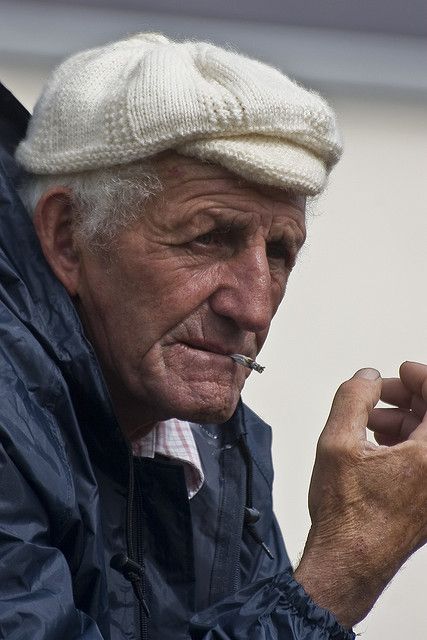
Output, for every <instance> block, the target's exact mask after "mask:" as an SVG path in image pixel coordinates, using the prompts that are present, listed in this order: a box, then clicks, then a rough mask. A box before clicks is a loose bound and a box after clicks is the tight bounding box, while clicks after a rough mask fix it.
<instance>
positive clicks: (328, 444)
mask: <svg viewBox="0 0 427 640" xmlns="http://www.w3.org/2000/svg"><path fill="white" fill-rule="evenodd" d="M318 454H319V455H320V456H321V457H322V458H324V459H326V460H328V461H329V462H330V463H334V464H337V463H338V462H348V461H349V460H352V459H354V458H356V457H357V452H356V450H355V446H354V442H352V441H351V440H350V438H346V437H337V436H324V437H322V438H321V439H320V440H319V444H318Z"/></svg>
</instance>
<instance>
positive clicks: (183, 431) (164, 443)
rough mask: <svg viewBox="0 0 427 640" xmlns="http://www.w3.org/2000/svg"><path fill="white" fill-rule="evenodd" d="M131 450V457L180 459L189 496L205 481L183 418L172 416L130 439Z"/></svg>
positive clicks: (193, 494)
mask: <svg viewBox="0 0 427 640" xmlns="http://www.w3.org/2000/svg"><path fill="white" fill-rule="evenodd" d="M132 449H133V454H134V455H135V456H140V457H144V458H154V456H155V455H156V453H157V454H160V455H162V456H166V457H167V458H170V459H171V460H176V461H178V462H182V463H183V466H184V473H185V480H186V483H187V491H188V498H189V499H190V498H192V497H193V496H195V495H196V493H197V492H198V491H199V489H200V488H201V487H202V485H203V483H204V481H205V476H204V474H203V469H202V463H201V462H200V456H199V452H198V451H197V447H196V443H195V441H194V436H193V432H192V431H191V427H190V425H189V424H188V422H185V421H184V420H177V419H176V418H172V419H171V420H165V421H164V422H159V423H158V424H157V426H156V427H154V428H153V429H152V430H151V431H150V432H149V433H147V435H145V436H144V437H143V438H141V439H140V440H138V441H137V442H134V443H133V445H132Z"/></svg>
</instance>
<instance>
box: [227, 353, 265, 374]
mask: <svg viewBox="0 0 427 640" xmlns="http://www.w3.org/2000/svg"><path fill="white" fill-rule="evenodd" d="M230 358H231V359H232V360H234V362H236V363H237V364H241V365H242V367H247V368H248V369H253V370H254V371H257V372H258V373H262V372H263V371H264V369H265V367H262V366H261V365H260V364H258V362H256V361H255V360H252V358H250V357H249V356H243V355H242V354H241V353H230Z"/></svg>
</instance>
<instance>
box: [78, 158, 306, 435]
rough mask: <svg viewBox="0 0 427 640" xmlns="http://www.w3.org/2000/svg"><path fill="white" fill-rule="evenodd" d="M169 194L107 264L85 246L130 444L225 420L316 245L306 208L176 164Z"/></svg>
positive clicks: (88, 294)
mask: <svg viewBox="0 0 427 640" xmlns="http://www.w3.org/2000/svg"><path fill="white" fill-rule="evenodd" d="M157 168H158V171H159V174H160V176H161V179H162V182H163V184H164V191H163V193H162V194H161V196H159V197H157V198H156V199H155V200H153V201H152V202H150V203H149V205H148V206H147V208H146V210H145V212H144V214H143V216H142V217H141V219H140V220H139V221H138V222H137V223H135V224H133V226H131V227H130V228H128V229H127V230H126V231H124V232H122V233H121V235H120V236H119V238H118V241H117V244H115V245H114V247H113V249H112V250H111V252H110V256H109V259H108V261H107V260H106V259H105V257H102V256H100V255H96V254H93V253H91V252H90V251H88V250H87V249H85V248H84V247H81V248H80V265H81V267H80V271H79V274H80V275H79V284H78V291H77V295H78V308H79V311H80V314H81V317H82V320H83V324H84V326H85V328H86V330H87V332H88V335H89V337H90V339H91V340H92V342H93V344H94V346H95V350H96V352H97V354H98V357H99V359H100V362H101V366H102V369H103V372H104V375H105V378H106V381H107V384H108V386H109V389H110V392H111V395H112V399H113V404H114V405H115V407H116V410H117V413H118V417H119V421H120V422H121V423H122V426H123V425H124V426H125V430H126V432H127V434H128V435H129V437H131V438H134V437H137V435H141V434H142V433H143V432H144V430H147V428H149V426H150V425H152V424H153V423H154V422H156V421H158V420H161V419H166V418H169V417H178V418H182V419H188V420H191V421H199V422H223V421H225V420H226V419H228V418H229V417H230V416H231V415H232V413H233V411H234V409H235V407H236V404H237V402H238V399H239V395H240V392H241V389H242V387H243V385H244V382H245V379H246V377H247V376H248V375H249V373H250V371H249V370H248V369H245V368H243V367H242V366H239V365H237V364H236V363H235V362H233V360H232V359H231V358H230V357H229V356H228V355H227V354H231V353H241V354H244V355H247V356H250V357H251V358H255V357H256V355H257V354H258V352H259V350H260V349H261V346H262V345H263V343H264V341H265V339H266V337H267V333H268V330H269V327H270V322H271V319H272V317H273V315H274V314H275V312H276V310H277V308H278V306H279V303H280V301H281V300H282V298H283V295H284V293H285V287H286V283H287V280H288V277H289V273H290V271H291V269H292V266H293V265H294V262H295V259H296V256H297V253H298V250H299V249H300V247H301V246H302V244H303V242H304V239H305V222H304V198H302V197H295V196H293V197H291V196H290V195H289V194H288V193H286V192H285V191H283V190H280V189H276V188H272V187H271V188H270V187H259V186H254V185H250V184H248V183H246V182H244V181H242V180H240V179H239V178H237V177H236V176H234V175H233V174H231V173H229V172H228V171H227V170H226V169H223V168H221V167H218V166H209V165H207V164H202V163H200V162H198V161H196V160H193V159H189V158H184V157H181V156H178V155H175V154H168V155H167V156H164V157H162V158H161V159H159V160H158V166H157Z"/></svg>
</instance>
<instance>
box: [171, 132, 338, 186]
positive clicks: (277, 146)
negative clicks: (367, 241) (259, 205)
mask: <svg viewBox="0 0 427 640" xmlns="http://www.w3.org/2000/svg"><path fill="white" fill-rule="evenodd" d="M176 151H177V152H178V153H180V154H182V155H185V156H190V157H193V158H198V159H200V160H203V161H209V162H213V163H215V164H219V165H221V166H223V167H225V168H226V169H228V170H229V171H231V172H233V173H235V174H237V175H239V176H241V177H242V178H244V179H245V180H248V181H249V182H255V183H261V184H266V185H271V186H274V187H280V188H284V189H294V190H296V191H300V192H302V193H305V194H307V195H315V194H317V193H319V192H320V191H322V189H323V188H324V186H325V183H326V180H327V169H326V167H325V163H324V161H323V160H322V159H321V158H319V157H317V156H316V155H315V154H314V153H312V152H311V151H310V150H308V149H305V148H304V147H302V146H298V145H296V144H294V143H292V142H291V141H287V142H285V141H284V140H283V139H282V140H275V139H273V138H271V137H268V136H260V135H254V136H235V137H230V138H215V139H214V140H200V141H196V142H194V141H193V142H189V143H187V144H184V145H181V146H179V147H177V148H176Z"/></svg>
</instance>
